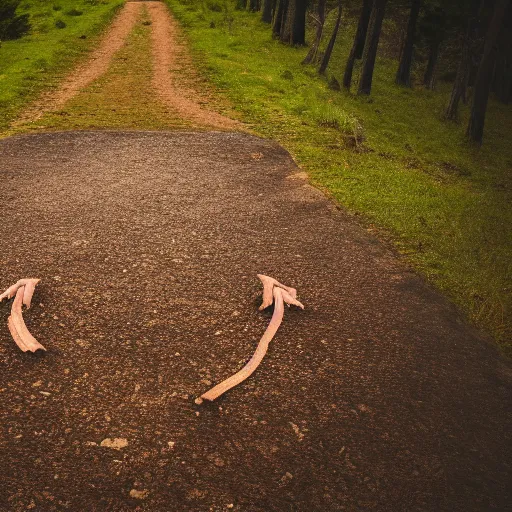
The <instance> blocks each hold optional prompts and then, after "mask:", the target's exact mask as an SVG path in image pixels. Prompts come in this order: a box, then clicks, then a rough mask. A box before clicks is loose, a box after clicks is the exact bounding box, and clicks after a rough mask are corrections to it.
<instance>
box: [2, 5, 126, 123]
mask: <svg viewBox="0 0 512 512" xmlns="http://www.w3.org/2000/svg"><path fill="white" fill-rule="evenodd" d="M122 3H123V0H52V1H48V0H25V1H24V2H22V4H21V6H20V9H19V10H18V12H19V13H20V14H22V13H25V12H27V13H29V14H30V22H31V24H32V30H31V32H30V34H29V35H27V36H25V37H23V38H21V39H18V40H15V41H4V42H2V44H1V46H0V130H5V129H6V128H7V127H8V125H9V122H10V121H11V120H12V119H14V118H15V117H16V115H17V114H19V112H20V110H22V109H23V108H24V107H25V106H26V105H27V103H28V102H30V101H31V100H33V99H35V98H36V97H37V95H38V94H39V93H40V92H41V91H42V90H43V89H46V88H48V87H55V86H56V85H57V84H58V82H59V81H60V80H61V79H62V76H63V73H65V72H67V71H68V70H69V69H70V68H71V67H72V65H73V64H75V63H76V62H77V61H78V60H79V59H80V58H82V57H84V56H85V55H86V54H87V52H88V51H89V50H90V49H91V48H92V47H93V46H94V43H95V42H96V39H97V36H98V34H99V33H100V32H101V30H102V29H103V28H104V27H105V26H106V25H107V24H108V23H109V21H110V20H111V19H112V17H113V15H114V14H115V12H116V10H117V9H118V7H119V6H120V5H122ZM59 26H61V27H63V28H58V27H59Z"/></svg>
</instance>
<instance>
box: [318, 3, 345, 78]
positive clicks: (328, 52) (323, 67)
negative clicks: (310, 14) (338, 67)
mask: <svg viewBox="0 0 512 512" xmlns="http://www.w3.org/2000/svg"><path fill="white" fill-rule="evenodd" d="M341 2H342V0H339V2H338V17H337V18H336V24H335V25H334V30H333V31H332V35H331V39H329V44H328V45H327V48H326V49H325V53H324V56H323V57H322V62H321V63H320V67H319V68H318V72H319V73H320V74H321V75H323V74H324V73H325V70H326V69H327V66H328V65H329V61H330V60H331V54H332V50H333V48H334V43H335V42H336V37H337V35H338V30H339V29H340V23H341V12H342V3H341Z"/></svg>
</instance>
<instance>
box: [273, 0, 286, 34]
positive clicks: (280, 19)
mask: <svg viewBox="0 0 512 512" xmlns="http://www.w3.org/2000/svg"><path fill="white" fill-rule="evenodd" d="M287 8H288V0H277V6H276V11H275V14H274V23H273V25H272V34H273V35H274V37H279V36H280V35H281V30H282V28H283V25H284V20H285V18H286V10H287Z"/></svg>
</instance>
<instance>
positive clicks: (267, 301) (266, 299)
mask: <svg viewBox="0 0 512 512" xmlns="http://www.w3.org/2000/svg"><path fill="white" fill-rule="evenodd" d="M258 277H259V279H260V281H261V282H262V284H263V302H262V304H261V306H260V311H262V310H263V309H265V308H268V307H269V306H270V305H271V304H272V296H273V292H272V290H273V289H274V286H279V288H282V289H283V290H286V291H287V292H288V293H289V295H290V296H291V297H293V298H295V297H297V290H296V289H295V288H290V287H289V286H285V285H284V284H281V283H280V282H279V281H276V280H275V279H274V278H273V277H268V276H264V275H263V274H258ZM302 309H304V307H303V308H302Z"/></svg>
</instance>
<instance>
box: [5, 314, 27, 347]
mask: <svg viewBox="0 0 512 512" xmlns="http://www.w3.org/2000/svg"><path fill="white" fill-rule="evenodd" d="M7 327H9V332H10V333H11V336H12V339H13V340H14V343H16V345H18V347H19V348H20V349H21V350H22V352H26V351H27V350H28V347H27V346H26V345H25V343H23V340H22V339H21V337H20V335H19V334H18V331H17V330H16V327H15V326H14V320H13V319H12V316H10V317H9V318H8V319H7Z"/></svg>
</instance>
